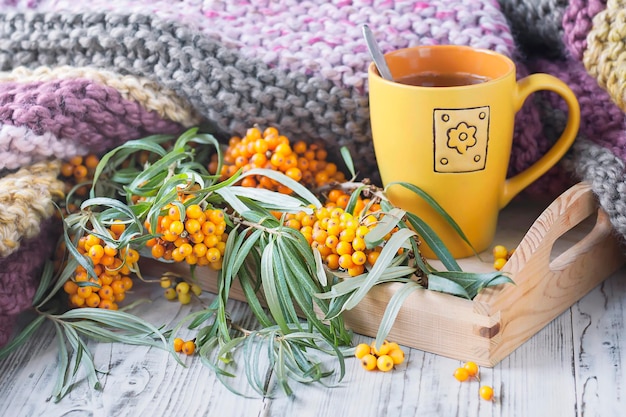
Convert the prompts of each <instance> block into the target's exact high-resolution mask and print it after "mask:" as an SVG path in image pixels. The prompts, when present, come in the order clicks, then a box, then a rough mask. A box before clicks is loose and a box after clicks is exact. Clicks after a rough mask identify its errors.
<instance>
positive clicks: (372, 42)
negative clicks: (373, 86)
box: [363, 25, 393, 81]
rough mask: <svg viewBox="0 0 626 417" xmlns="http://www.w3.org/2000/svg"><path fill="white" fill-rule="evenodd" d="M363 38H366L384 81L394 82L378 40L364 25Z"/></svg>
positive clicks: (368, 47)
mask: <svg viewBox="0 0 626 417" xmlns="http://www.w3.org/2000/svg"><path fill="white" fill-rule="evenodd" d="M363 36H364V37H365V43H366V44H367V49H368V50H369V51H370V55H371V56H372V59H373V60H374V64H376V68H378V72H379V73H380V75H381V76H382V77H383V78H384V79H386V80H389V81H393V76H392V75H391V70H389V67H388V66H387V61H386V60H385V56H384V55H383V53H382V52H381V51H380V49H379V48H378V44H377V43H376V39H374V34H373V33H372V30H371V29H370V28H369V26H367V25H363Z"/></svg>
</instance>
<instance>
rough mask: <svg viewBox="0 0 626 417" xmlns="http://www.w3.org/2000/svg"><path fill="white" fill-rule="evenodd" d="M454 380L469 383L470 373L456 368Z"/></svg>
mask: <svg viewBox="0 0 626 417" xmlns="http://www.w3.org/2000/svg"><path fill="white" fill-rule="evenodd" d="M454 378H456V380H457V381H460V382H463V381H467V380H468V379H469V373H468V372H467V369H465V368H456V370H455V371H454Z"/></svg>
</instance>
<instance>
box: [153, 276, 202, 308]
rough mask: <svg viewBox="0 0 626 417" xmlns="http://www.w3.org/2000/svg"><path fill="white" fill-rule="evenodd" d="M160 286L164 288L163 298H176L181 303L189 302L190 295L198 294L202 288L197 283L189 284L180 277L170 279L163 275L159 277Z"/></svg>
mask: <svg viewBox="0 0 626 417" xmlns="http://www.w3.org/2000/svg"><path fill="white" fill-rule="evenodd" d="M161 288H164V289H165V293H164V295H165V298H166V299H168V300H170V301H174V300H178V302H180V303H181V304H189V303H190V302H191V295H192V294H195V295H196V296H200V295H201V294H202V288H200V286H199V285H198V284H189V283H188V282H186V281H184V280H182V279H181V278H177V279H172V278H171V277H169V276H167V275H164V276H162V277H161Z"/></svg>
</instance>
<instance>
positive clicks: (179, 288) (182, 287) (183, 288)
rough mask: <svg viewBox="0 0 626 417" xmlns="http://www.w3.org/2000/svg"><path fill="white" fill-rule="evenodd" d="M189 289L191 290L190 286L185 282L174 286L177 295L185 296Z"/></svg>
mask: <svg viewBox="0 0 626 417" xmlns="http://www.w3.org/2000/svg"><path fill="white" fill-rule="evenodd" d="M190 289H191V286H190V285H189V284H188V283H186V282H185V281H183V282H179V283H178V284H176V292H177V293H178V294H187V293H188V292H189V290H190Z"/></svg>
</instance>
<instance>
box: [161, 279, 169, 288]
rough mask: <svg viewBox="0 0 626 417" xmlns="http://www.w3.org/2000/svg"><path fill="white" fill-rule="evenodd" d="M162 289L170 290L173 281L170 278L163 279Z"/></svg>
mask: <svg viewBox="0 0 626 417" xmlns="http://www.w3.org/2000/svg"><path fill="white" fill-rule="evenodd" d="M160 283H161V288H169V287H171V286H172V280H171V279H170V278H168V277H161V281H160Z"/></svg>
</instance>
